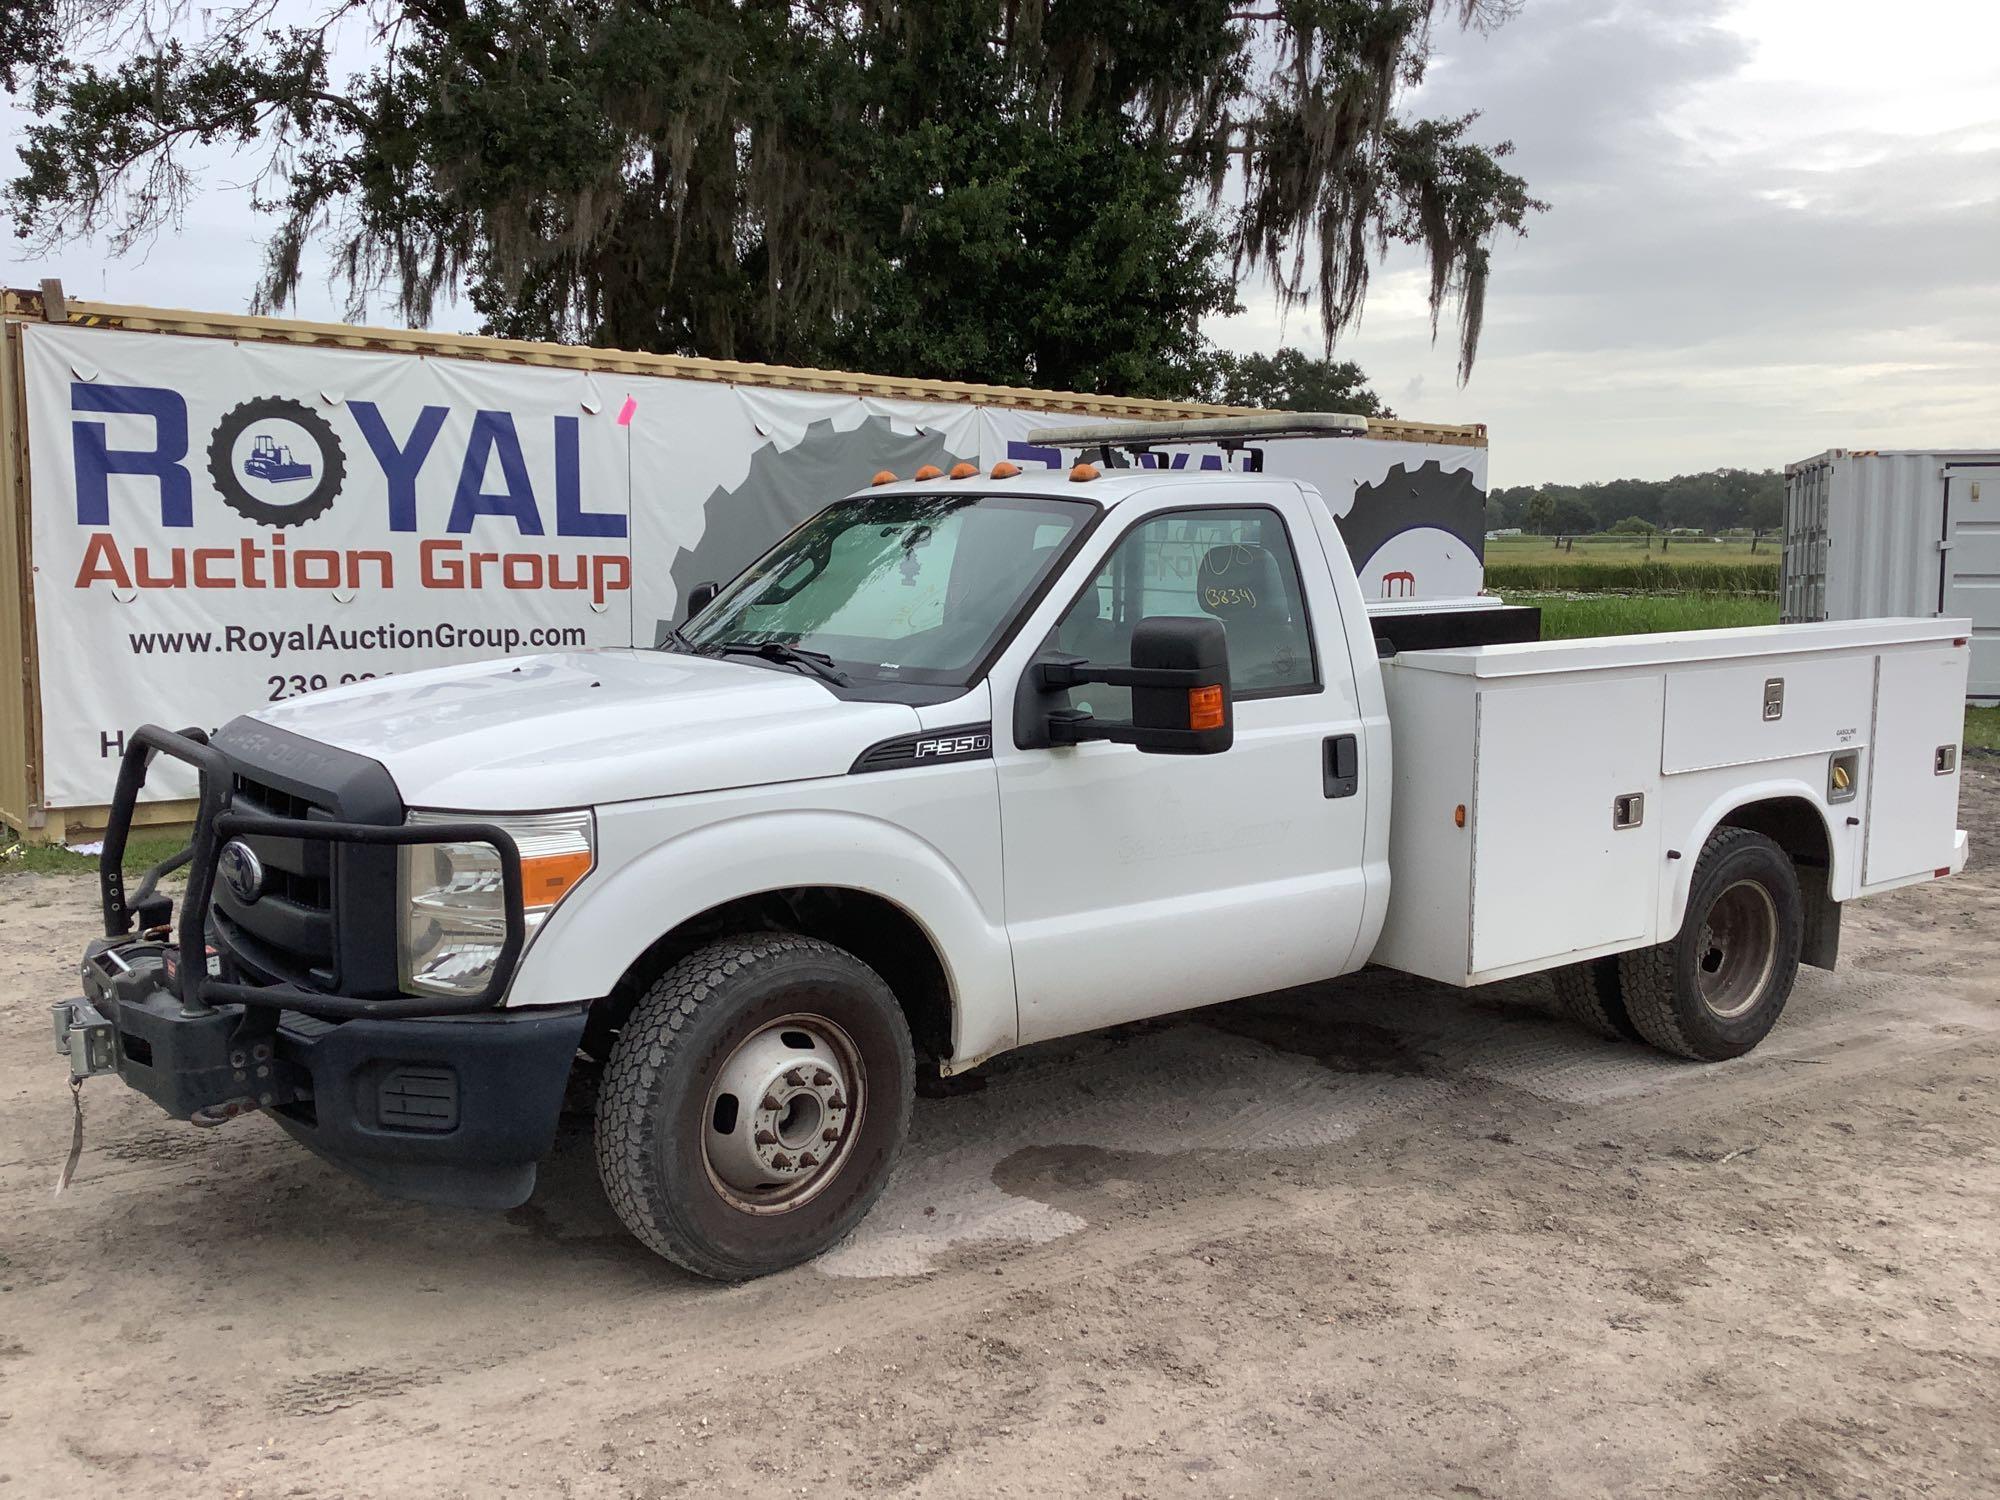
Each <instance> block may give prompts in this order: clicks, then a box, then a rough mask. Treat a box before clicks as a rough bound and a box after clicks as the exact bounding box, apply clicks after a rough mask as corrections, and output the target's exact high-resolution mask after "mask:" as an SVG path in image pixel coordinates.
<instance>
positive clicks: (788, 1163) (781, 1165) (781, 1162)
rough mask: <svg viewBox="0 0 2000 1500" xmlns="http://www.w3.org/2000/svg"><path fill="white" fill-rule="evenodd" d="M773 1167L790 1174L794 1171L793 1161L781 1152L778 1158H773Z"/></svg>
mask: <svg viewBox="0 0 2000 1500" xmlns="http://www.w3.org/2000/svg"><path fill="white" fill-rule="evenodd" d="M771 1165H772V1166H774V1167H776V1168H777V1169H778V1170H779V1171H780V1172H789V1171H791V1169H792V1159H791V1158H790V1157H789V1156H787V1155H785V1153H784V1152H782V1151H780V1152H779V1153H778V1154H777V1155H776V1156H773V1157H772V1158H771Z"/></svg>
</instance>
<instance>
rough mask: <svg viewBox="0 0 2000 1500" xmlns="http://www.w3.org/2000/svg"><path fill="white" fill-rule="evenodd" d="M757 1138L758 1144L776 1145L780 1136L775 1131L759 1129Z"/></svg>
mask: <svg viewBox="0 0 2000 1500" xmlns="http://www.w3.org/2000/svg"><path fill="white" fill-rule="evenodd" d="M756 1140H757V1144H758V1145H760V1146H775V1145H777V1144H778V1137H777V1136H776V1135H775V1134H774V1133H772V1132H771V1131H768V1130H760V1131H758V1132H757V1136H756Z"/></svg>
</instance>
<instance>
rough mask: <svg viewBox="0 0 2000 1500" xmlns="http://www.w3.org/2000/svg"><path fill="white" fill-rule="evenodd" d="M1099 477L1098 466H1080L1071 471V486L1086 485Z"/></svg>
mask: <svg viewBox="0 0 2000 1500" xmlns="http://www.w3.org/2000/svg"><path fill="white" fill-rule="evenodd" d="M1096 477H1097V465H1096V464H1078V465H1077V466H1076V467H1075V468H1074V469H1071V470H1070V471H1069V480H1070V483H1071V484H1086V483H1088V482H1089V481H1091V480H1093V479H1095V478H1096Z"/></svg>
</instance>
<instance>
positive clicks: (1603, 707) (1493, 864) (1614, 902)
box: [1469, 673, 1664, 974]
mask: <svg viewBox="0 0 2000 1500" xmlns="http://www.w3.org/2000/svg"><path fill="white" fill-rule="evenodd" d="M1663 699H1664V688H1663V679H1662V677H1661V676H1660V675H1659V674H1657V673H1648V674H1644V675H1634V676H1630V677H1610V676H1607V675H1602V674H1592V675H1590V676H1588V677H1582V678H1576V679H1572V680H1570V681H1568V682H1535V681H1517V682H1507V683H1502V684H1497V685H1494V684H1489V685H1487V686H1486V687H1485V689H1484V690H1483V691H1482V692H1481V693H1480V694H1479V727H1478V749H1477V762H1478V771H1477V776H1476V785H1477V799H1478V800H1477V805H1476V806H1475V807H1474V809H1473V816H1472V834H1473V858H1472V950H1471V963H1470V965H1469V969H1470V971H1471V972H1472V973H1474V974H1480V973H1486V972H1489V971H1491V970H1495V969H1505V968H1509V967H1511V966H1513V965H1516V964H1527V963H1547V964H1556V963H1561V962H1562V961H1563V960H1564V958H1565V956H1566V955H1568V954H1571V953H1574V952H1576V951H1578V950H1579V949H1583V948H1602V947H1604V946H1605V945H1607V944H1610V943H1615V942H1637V941H1638V940H1641V939H1643V938H1644V937H1645V936H1646V935H1647V933H1648V932H1649V930H1650V924H1651V922H1652V918H1653V909H1654V904H1655V895H1656V892H1657V889H1658V881H1659V859H1660V852H1659V832H1658V830H1659V826H1660V825H1659V821H1658V819H1657V818H1655V817H1647V816H1645V815H1644V813H1645V811H1647V810H1650V809H1654V808H1657V806H1658V803H1659V784H1660V777H1659V773H1658V770H1657V767H1658V766H1659V763H1660V719H1661V714H1662V712H1663ZM1635 793H1636V794H1639V795H1641V796H1643V797H1644V798H1645V799H1646V801H1645V805H1644V808H1642V809H1641V816H1640V821H1639V823H1638V825H1637V826H1627V827H1619V826H1616V825H1615V820H1614V806H1613V805H1614V803H1616V802H1617V800H1618V799H1619V798H1621V797H1626V796H1630V795H1632V794H1635Z"/></svg>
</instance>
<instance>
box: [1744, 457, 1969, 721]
mask: <svg viewBox="0 0 2000 1500" xmlns="http://www.w3.org/2000/svg"><path fill="white" fill-rule="evenodd" d="M1778 591H1779V592H1778V597H1779V599H1780V600H1781V602H1782V605H1783V619H1784V620H1785V621H1786V623H1788V624H1789V623H1793V622H1797V621H1805V620H1863V619H1868V618H1870V617H1871V616H1877V615H1920V616H1921V615H1929V616H1934V617H1935V616H1941V615H1943V616H1960V615H1963V616H1965V617H1966V618H1968V619H1970V620H1971V621H1972V638H1973V650H1972V675H1971V680H1970V683H1969V684H1968V688H1967V695H1968V696H1969V697H1971V698H1973V699H1975V700H1977V701H1980V702H1995V701H2000V448H1984V449H1980V448H1966V449H1953V450H1948V451H1938V452H1914V451H1898V452H1883V451H1876V450H1869V449H1854V450H1849V449H1846V448H1833V449H1829V450H1828V451H1827V452H1825V453H1821V454H1819V455H1817V456H1816V457H1813V458H1808V459H1805V460H1803V461H1801V462H1799V463H1795V464H1787V465H1786V466H1785V552H1784V562H1783V564H1782V566H1781V568H1780V571H1779V583H1778Z"/></svg>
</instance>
